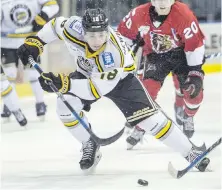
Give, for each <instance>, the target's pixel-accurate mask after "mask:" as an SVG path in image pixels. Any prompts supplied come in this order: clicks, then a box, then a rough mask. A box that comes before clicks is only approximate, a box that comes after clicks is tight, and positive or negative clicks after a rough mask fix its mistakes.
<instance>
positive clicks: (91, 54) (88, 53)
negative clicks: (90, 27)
mask: <svg viewBox="0 0 222 190" xmlns="http://www.w3.org/2000/svg"><path fill="white" fill-rule="evenodd" d="M105 47H106V43H104V44H103V45H102V47H101V48H99V49H98V50H97V51H95V52H93V53H91V52H90V51H89V47H88V45H86V57H87V58H92V57H96V56H97V55H99V54H100V53H101V52H103V51H104V49H105Z"/></svg>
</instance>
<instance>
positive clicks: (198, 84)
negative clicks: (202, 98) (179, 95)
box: [182, 71, 204, 98]
mask: <svg viewBox="0 0 222 190" xmlns="http://www.w3.org/2000/svg"><path fill="white" fill-rule="evenodd" d="M203 79H204V72H203V71H190V72H189V73H188V76H187V79H186V81H185V83H184V85H183V87H182V88H183V91H184V93H188V94H189V96H190V98H195V97H197V96H198V95H199V93H200V91H201V90H202V89H203Z"/></svg>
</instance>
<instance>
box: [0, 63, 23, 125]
mask: <svg viewBox="0 0 222 190" xmlns="http://www.w3.org/2000/svg"><path fill="white" fill-rule="evenodd" d="M1 98H2V100H3V102H4V103H5V105H6V106H7V107H8V108H9V110H10V111H11V112H12V113H13V115H14V116H15V118H16V120H17V121H18V122H19V124H20V125H21V126H25V125H26V124H27V120H26V118H25V116H24V115H23V113H22V111H21V109H20V107H19V103H18V96H17V94H16V92H15V89H14V88H13V87H12V85H11V84H10V83H9V81H8V80H7V77H6V76H5V74H4V71H3V69H2V67H1Z"/></svg>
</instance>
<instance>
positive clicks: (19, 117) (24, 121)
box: [12, 109, 27, 126]
mask: <svg viewBox="0 0 222 190" xmlns="http://www.w3.org/2000/svg"><path fill="white" fill-rule="evenodd" d="M12 113H13V115H14V116H15V118H16V120H17V121H18V122H19V124H20V125H21V126H25V125H26V124H27V119H26V118H25V116H24V115H23V113H22V111H21V110H20V109H19V110H18V111H13V112H12Z"/></svg>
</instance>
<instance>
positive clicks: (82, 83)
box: [18, 9, 209, 171]
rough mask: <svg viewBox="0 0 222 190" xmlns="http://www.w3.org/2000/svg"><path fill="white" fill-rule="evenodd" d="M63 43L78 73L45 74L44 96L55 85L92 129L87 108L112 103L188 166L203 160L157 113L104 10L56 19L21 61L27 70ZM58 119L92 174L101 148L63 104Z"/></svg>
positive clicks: (26, 47)
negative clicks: (50, 46)
mask: <svg viewBox="0 0 222 190" xmlns="http://www.w3.org/2000/svg"><path fill="white" fill-rule="evenodd" d="M58 39H60V40H63V41H64V42H65V44H66V45H67V48H68V50H69V52H70V54H71V55H73V56H75V57H77V70H76V71H75V72H73V73H71V74H70V75H69V76H67V75H65V74H62V73H59V74H55V73H52V72H49V73H43V74H41V76H40V77H39V81H40V84H41V86H42V88H43V90H45V91H47V92H52V89H51V88H50V86H49V85H48V82H49V81H50V82H53V83H54V85H55V86H56V87H57V88H58V89H59V91H60V92H61V93H63V94H64V98H65V99H66V101H68V102H69V104H70V105H71V106H72V107H73V109H74V110H75V111H76V112H77V113H78V114H79V115H80V117H81V118H82V119H83V120H84V121H85V122H86V123H87V125H88V126H90V123H89V121H88V120H87V118H86V115H84V113H83V111H82V109H83V106H84V104H85V103H87V104H89V103H93V102H95V101H97V100H98V99H100V98H101V97H102V96H105V97H107V98H110V99H111V100H112V101H113V102H114V103H115V104H116V106H117V107H118V108H119V109H120V110H121V111H122V113H123V114H124V116H125V117H126V119H127V121H128V122H129V123H130V124H131V125H138V126H139V127H140V128H142V129H143V130H145V131H147V132H149V133H150V134H152V135H153V136H155V138H156V139H158V140H161V141H162V142H163V143H164V144H166V145H168V146H169V147H171V148H173V149H174V150H176V151H179V152H180V153H181V155H182V156H183V157H185V158H186V159H187V160H188V161H192V160H193V159H194V158H196V157H197V156H198V154H199V153H198V152H197V151H196V150H195V148H194V147H192V144H191V143H190V141H189V140H188V138H187V137H186V136H185V135H184V134H183V132H182V131H181V130H179V129H178V127H177V126H175V124H174V123H173V122H172V121H171V120H170V119H167V118H166V117H165V115H164V114H163V113H162V112H161V111H160V110H158V109H157V108H156V106H155V104H154V102H153V100H152V99H151V97H150V96H149V94H147V93H146V92H145V90H144V87H143V85H142V84H141V83H140V81H139V80H138V79H137V77H135V75H134V74H133V73H132V72H133V71H134V70H135V63H134V58H133V55H132V54H131V51H129V48H128V47H127V45H126V43H125V41H124V40H123V38H122V36H121V35H120V34H119V33H116V32H115V31H114V30H113V29H112V28H111V27H110V26H109V25H108V18H107V17H106V15H105V13H104V12H103V11H102V10H101V9H88V10H87V11H86V12H85V14H84V16H83V18H80V17H77V16H72V17H70V18H64V17H58V18H55V19H52V20H51V21H50V22H48V23H47V24H46V25H45V26H44V27H43V29H41V30H40V31H39V32H38V33H37V35H36V36H30V37H28V38H26V40H25V42H24V44H23V45H22V46H21V47H19V49H18V55H19V57H20V59H21V60H22V62H23V64H25V65H26V64H27V62H28V61H27V60H28V57H29V56H30V55H32V56H33V58H34V59H35V60H37V57H38V56H39V55H41V53H42V52H43V48H44V45H46V44H48V43H51V42H53V41H54V40H58ZM58 64H59V63H58ZM57 113H58V115H59V117H60V119H61V121H62V122H63V124H64V126H66V127H67V129H68V130H69V131H70V133H71V134H72V135H73V136H74V137H75V138H76V139H77V140H79V142H81V143H82V144H83V148H82V150H83V155H82V159H81V161H80V168H81V169H82V170H90V169H92V168H93V167H94V166H95V165H96V164H97V163H98V162H99V160H100V158H101V153H100V152H99V146H98V145H97V144H96V143H95V142H94V140H93V139H92V138H90V135H89V133H88V132H87V131H86V130H85V128H84V127H83V126H82V125H81V124H80V123H79V121H78V120H77V119H76V118H75V117H74V115H73V114H72V113H71V112H70V110H69V109H68V108H67V107H66V106H65V105H64V104H63V102H62V101H61V100H60V99H59V98H58V99H57ZM208 163H209V159H208V158H205V159H204V160H203V161H202V162H201V163H200V164H199V165H198V166H197V168H198V169H199V170H200V171H204V170H205V168H206V167H207V165H208Z"/></svg>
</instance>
